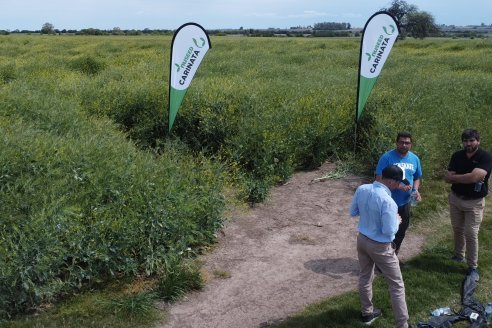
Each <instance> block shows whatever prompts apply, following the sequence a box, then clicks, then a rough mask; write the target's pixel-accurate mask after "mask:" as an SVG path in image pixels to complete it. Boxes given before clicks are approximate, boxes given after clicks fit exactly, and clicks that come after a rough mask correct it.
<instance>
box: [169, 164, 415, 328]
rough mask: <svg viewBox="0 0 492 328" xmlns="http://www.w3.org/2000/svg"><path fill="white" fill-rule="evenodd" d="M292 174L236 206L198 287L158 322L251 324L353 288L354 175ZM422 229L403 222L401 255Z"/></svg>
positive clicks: (184, 327)
mask: <svg viewBox="0 0 492 328" xmlns="http://www.w3.org/2000/svg"><path fill="white" fill-rule="evenodd" d="M334 169H335V165H334V164H332V163H326V164H324V165H323V166H321V167H320V168H319V169H317V170H314V171H309V172H300V173H297V174H295V175H294V176H293V177H292V178H291V179H290V180H289V182H288V183H286V184H285V185H282V186H279V187H276V188H274V190H272V192H271V195H270V197H269V199H268V200H267V201H266V202H264V203H262V204H260V205H257V206H255V207H253V208H250V209H247V210H244V211H241V212H240V213H239V212H238V213H235V214H234V216H233V219H231V220H229V221H227V223H226V225H225V226H224V228H223V230H222V233H221V235H220V237H219V242H218V244H217V247H216V248H215V249H214V250H213V251H211V252H210V253H208V254H206V255H205V256H204V257H203V259H202V260H203V263H204V270H205V272H206V275H207V276H208V277H209V279H208V282H207V284H206V286H205V288H204V289H203V290H201V291H199V292H195V293H192V294H190V295H188V296H187V297H186V298H185V299H183V300H182V301H179V302H177V303H175V304H171V305H164V308H165V311H167V312H168V319H167V322H166V323H164V324H163V325H162V326H161V328H230V327H235V328H251V327H266V326H268V325H269V323H272V322H278V321H282V320H285V319H286V318H288V317H289V316H292V315H293V314H295V313H296V312H298V311H300V310H302V309H303V308H304V307H305V306H306V305H308V304H311V303H315V302H318V301H321V300H323V299H325V298H328V297H332V296H335V295H338V294H341V293H344V292H347V291H350V290H354V289H356V288H357V278H358V270H359V268H358V261H357V253H356V249H355V244H356V236H357V229H356V220H354V219H352V218H350V216H349V214H348V208H349V205H350V202H351V200H352V196H353V193H354V191H355V189H356V188H357V187H358V186H359V185H360V184H362V183H367V182H370V181H369V180H367V178H364V177H360V176H346V177H343V178H340V179H320V178H321V177H323V176H325V175H326V174H327V173H328V172H330V171H333V170H334ZM422 245H423V237H422V236H421V235H417V234H413V233H412V226H410V229H409V231H408V232H407V236H406V237H405V240H404V242H403V245H402V248H401V250H400V258H401V259H403V260H406V259H408V258H411V257H413V256H415V255H416V254H417V253H418V252H419V251H420V249H421V247H422Z"/></svg>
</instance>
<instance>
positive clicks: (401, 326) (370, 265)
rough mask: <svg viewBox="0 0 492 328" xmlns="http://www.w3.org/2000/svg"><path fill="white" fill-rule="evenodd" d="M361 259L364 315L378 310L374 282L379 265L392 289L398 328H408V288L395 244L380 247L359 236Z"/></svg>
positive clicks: (358, 252) (358, 253) (360, 278)
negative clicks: (375, 305) (406, 297)
mask: <svg viewBox="0 0 492 328" xmlns="http://www.w3.org/2000/svg"><path fill="white" fill-rule="evenodd" d="M357 255H358V257H359V266H360V274H359V296H360V302H361V306H362V315H368V314H371V313H372V312H373V310H374V308H373V304H372V281H373V280H374V265H377V267H378V268H379V270H381V272H382V274H383V275H384V278H385V280H386V283H387V284H388V287H389V291H390V296H391V306H392V308H393V314H394V316H395V320H396V327H398V328H407V327H408V310H407V303H406V301H405V285H404V284H403V277H402V275H401V271H400V265H399V262H398V257H396V254H395V249H394V246H393V245H392V243H379V242H377V241H374V240H371V239H369V238H367V237H366V236H364V235H363V234H360V233H359V235H358V236H357Z"/></svg>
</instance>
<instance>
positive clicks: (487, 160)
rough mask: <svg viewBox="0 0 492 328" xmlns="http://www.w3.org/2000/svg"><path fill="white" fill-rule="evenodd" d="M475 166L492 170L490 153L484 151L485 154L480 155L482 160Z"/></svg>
mask: <svg viewBox="0 0 492 328" xmlns="http://www.w3.org/2000/svg"><path fill="white" fill-rule="evenodd" d="M477 167H478V168H481V169H484V170H485V171H487V172H490V171H491V170H492V155H490V154H489V153H485V156H483V157H482V160H481V161H480V163H478V166H477Z"/></svg>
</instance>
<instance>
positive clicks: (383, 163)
mask: <svg viewBox="0 0 492 328" xmlns="http://www.w3.org/2000/svg"><path fill="white" fill-rule="evenodd" d="M388 165H389V162H388V156H386V154H383V155H382V156H381V157H380V158H379V161H378V165H377V166H376V175H382V174H383V170H384V168H385V167H386V166H388Z"/></svg>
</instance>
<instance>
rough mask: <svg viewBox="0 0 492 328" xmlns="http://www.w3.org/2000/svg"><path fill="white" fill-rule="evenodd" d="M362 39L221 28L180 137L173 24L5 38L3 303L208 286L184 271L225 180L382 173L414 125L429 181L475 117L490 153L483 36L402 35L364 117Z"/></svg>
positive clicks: (0, 170) (249, 189) (258, 188)
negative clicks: (104, 286) (100, 290)
mask: <svg viewBox="0 0 492 328" xmlns="http://www.w3.org/2000/svg"><path fill="white" fill-rule="evenodd" d="M359 41H360V40H358V39H351V38H347V39H333V40H326V39H321V38H314V39H308V38H288V39H287V38H286V39H271V38H261V39H260V38H227V37H224V38H222V37H213V38H212V43H213V45H214V47H213V49H211V51H210V53H209V54H208V55H207V57H206V59H205V60H204V61H203V63H202V65H201V67H200V70H199V71H198V73H197V74H196V76H195V79H194V81H193V83H192V84H191V87H190V89H189V90H188V94H187V96H186V98H185V100H184V102H183V104H182V106H181V109H180V112H179V113H178V116H177V120H176V122H175V126H174V129H173V130H172V132H171V134H170V135H169V134H168V133H167V115H168V114H167V110H166V104H167V102H168V98H167V80H168V78H169V76H168V61H169V51H170V42H171V37H170V36H166V37H155V36H145V37H134V38H131V37H124V36H118V37H111V36H105V37H101V38H94V37H84V36H77V37H70V36H60V37H58V36H56V37H54V36H50V37H48V36H46V37H44V36H24V35H6V36H0V58H2V59H8V60H3V61H2V63H6V64H2V65H3V66H0V74H1V75H0V77H1V79H0V132H1V133H0V135H1V136H2V143H0V151H1V152H2V157H1V158H0V196H1V197H2V202H1V203H0V210H1V211H2V216H1V218H0V225H1V227H0V228H1V229H0V277H1V278H0V315H1V316H3V317H9V316H11V315H14V314H16V313H19V312H26V311H30V310H34V309H36V308H38V307H39V306H42V305H43V304H46V303H50V302H55V301H56V300H58V299H60V298H61V297H64V296H68V295H72V294H74V293H76V292H78V291H80V290H84V289H86V288H88V287H91V286H97V284H99V283H101V282H104V281H106V280H108V279H112V278H113V277H119V276H131V275H135V274H144V275H153V274H157V275H163V278H164V277H165V280H163V282H162V286H161V288H160V289H161V292H159V294H160V295H161V297H164V298H167V299H173V298H175V297H179V295H180V293H181V292H184V291H185V290H188V288H198V287H199V286H198V285H199V284H198V285H197V282H199V281H200V279H199V277H198V276H197V275H196V274H193V272H194V271H193V270H191V271H187V270H184V271H183V270H181V269H176V268H178V267H179V266H180V264H179V263H180V262H181V261H182V260H185V259H189V258H190V257H193V255H194V254H196V253H199V252H200V250H201V248H202V247H203V246H204V245H206V244H208V243H211V242H213V241H214V240H215V232H216V231H217V229H218V228H219V227H220V226H221V223H222V220H221V215H222V210H223V208H224V199H223V196H222V191H223V189H224V185H225V179H226V176H227V181H228V183H229V182H230V183H232V184H233V187H234V188H235V189H238V192H237V194H238V195H240V197H241V198H242V199H244V200H246V201H249V202H252V203H254V202H260V201H262V200H264V199H265V198H266V197H267V196H268V191H269V190H270V188H271V187H272V186H274V185H275V184H277V183H282V182H285V181H286V180H287V179H288V178H289V177H290V176H291V175H292V173H293V172H294V171H295V170H297V169H311V168H315V167H317V166H319V165H320V164H321V163H323V162H324V161H325V160H327V159H334V160H341V161H346V160H350V161H352V162H353V163H354V164H358V165H360V167H359V166H358V165H354V167H357V169H358V170H360V171H364V172H367V173H371V171H372V170H374V167H375V164H376V161H377V159H378V158H379V156H380V155H381V153H382V152H384V151H386V150H388V149H390V148H392V147H394V138H395V137H396V134H397V132H399V131H402V130H407V131H410V132H412V134H413V135H414V137H415V144H414V147H413V150H414V151H415V152H416V153H417V154H419V155H420V157H421V159H422V164H423V167H424V184H423V185H422V188H421V189H422V192H424V193H425V192H426V188H429V189H428V191H429V192H431V191H432V190H437V191H439V190H440V189H442V188H445V187H443V186H442V185H440V184H438V183H437V184H433V183H429V184H427V183H425V180H426V179H429V180H431V179H439V178H440V176H441V174H442V171H443V170H444V169H445V168H446V165H447V161H448V160H449V156H450V154H451V153H452V152H453V151H454V150H457V149H459V148H460V140H459V136H460V133H461V131H462V130H463V129H464V128H466V127H475V128H477V129H478V130H480V131H481V133H482V146H483V147H484V148H486V149H489V150H490V140H492V132H490V129H489V126H490V115H489V111H490V108H489V107H490V103H492V98H491V97H492V84H491V83H490V72H491V71H492V56H491V55H492V45H491V41H490V40H488V39H483V40H459V41H456V40H449V39H448V40H435V39H426V40H425V41H421V40H403V41H399V42H398V43H397V44H396V45H395V47H394V49H393V52H392V54H391V56H390V57H389V59H388V62H387V63H386V65H385V68H384V70H383V71H382V74H381V75H380V77H379V81H378V82H377V84H376V86H375V89H374V90H373V92H372V94H371V96H370V98H369V100H368V103H367V105H366V108H365V110H364V113H363V116H362V119H361V121H360V122H358V123H357V126H355V123H354V116H355V113H354V112H355V97H356V87H357V70H358V56H359V45H360V42H359ZM12 58H15V61H14V60H12ZM34 59H35V60H34ZM356 128H357V129H356ZM354 131H357V134H356V135H355V134H354ZM439 195H442V194H439V193H436V198H435V200H436V202H441V201H442V199H441V198H442V197H441V196H439ZM432 209H433V207H432V206H430V207H429V210H432ZM417 211H419V210H417ZM180 270H181V271H180ZM195 273H196V272H195ZM184 277H189V279H188V278H186V279H188V280H189V281H190V282H189V283H186V284H185V285H181V283H182V281H183V280H185V278H184ZM164 281H166V282H164ZM166 284H167V285H166ZM162 291H165V292H162ZM166 295H168V296H166ZM173 295H174V296H173Z"/></svg>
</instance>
